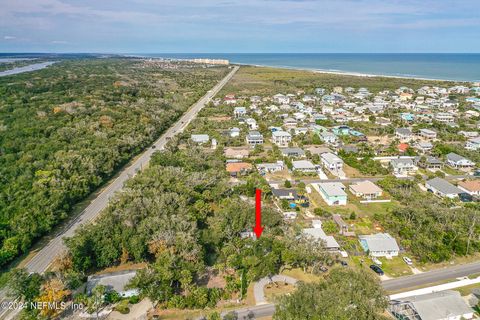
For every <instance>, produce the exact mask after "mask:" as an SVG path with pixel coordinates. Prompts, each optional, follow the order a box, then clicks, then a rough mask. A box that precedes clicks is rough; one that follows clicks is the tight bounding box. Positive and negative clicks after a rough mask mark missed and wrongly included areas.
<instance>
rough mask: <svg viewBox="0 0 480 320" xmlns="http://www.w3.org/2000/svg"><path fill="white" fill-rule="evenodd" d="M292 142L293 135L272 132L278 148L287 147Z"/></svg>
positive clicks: (273, 140)
mask: <svg viewBox="0 0 480 320" xmlns="http://www.w3.org/2000/svg"><path fill="white" fill-rule="evenodd" d="M290 141H292V135H291V134H290V133H288V132H286V131H274V132H272V142H273V143H275V144H276V145H277V146H280V147H285V146H288V143H289V142H290Z"/></svg>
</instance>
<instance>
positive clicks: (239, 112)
mask: <svg viewBox="0 0 480 320" xmlns="http://www.w3.org/2000/svg"><path fill="white" fill-rule="evenodd" d="M246 114H247V109H246V108H245V107H235V109H233V115H234V116H235V118H241V117H243V116H245V115H246Z"/></svg>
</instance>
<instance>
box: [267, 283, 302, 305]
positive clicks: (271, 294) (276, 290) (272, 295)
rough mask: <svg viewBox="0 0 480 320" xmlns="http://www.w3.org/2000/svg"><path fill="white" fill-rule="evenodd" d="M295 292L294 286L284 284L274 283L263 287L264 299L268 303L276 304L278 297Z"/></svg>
mask: <svg viewBox="0 0 480 320" xmlns="http://www.w3.org/2000/svg"><path fill="white" fill-rule="evenodd" d="M293 291H295V286H294V285H292V284H288V283H286V282H283V281H280V282H274V283H271V284H268V285H266V286H265V289H264V292H265V298H266V299H267V301H269V302H276V301H278V298H279V297H280V296H283V295H285V294H289V293H291V292H293Z"/></svg>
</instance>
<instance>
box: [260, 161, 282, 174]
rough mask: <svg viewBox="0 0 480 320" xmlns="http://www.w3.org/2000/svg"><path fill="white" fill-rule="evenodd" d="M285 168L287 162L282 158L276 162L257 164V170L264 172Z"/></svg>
mask: <svg viewBox="0 0 480 320" xmlns="http://www.w3.org/2000/svg"><path fill="white" fill-rule="evenodd" d="M283 169H285V164H284V163H283V161H280V160H279V161H277V162H274V163H259V164H257V170H258V171H259V172H262V173H267V172H276V171H282V170H283Z"/></svg>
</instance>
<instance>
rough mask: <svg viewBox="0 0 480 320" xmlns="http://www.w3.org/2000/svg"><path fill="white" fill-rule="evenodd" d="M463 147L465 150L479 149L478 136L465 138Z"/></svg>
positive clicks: (479, 139) (479, 141)
mask: <svg viewBox="0 0 480 320" xmlns="http://www.w3.org/2000/svg"><path fill="white" fill-rule="evenodd" d="M465 149H467V150H474V151H475V150H480V137H477V138H472V139H469V140H467V142H466V143H465Z"/></svg>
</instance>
